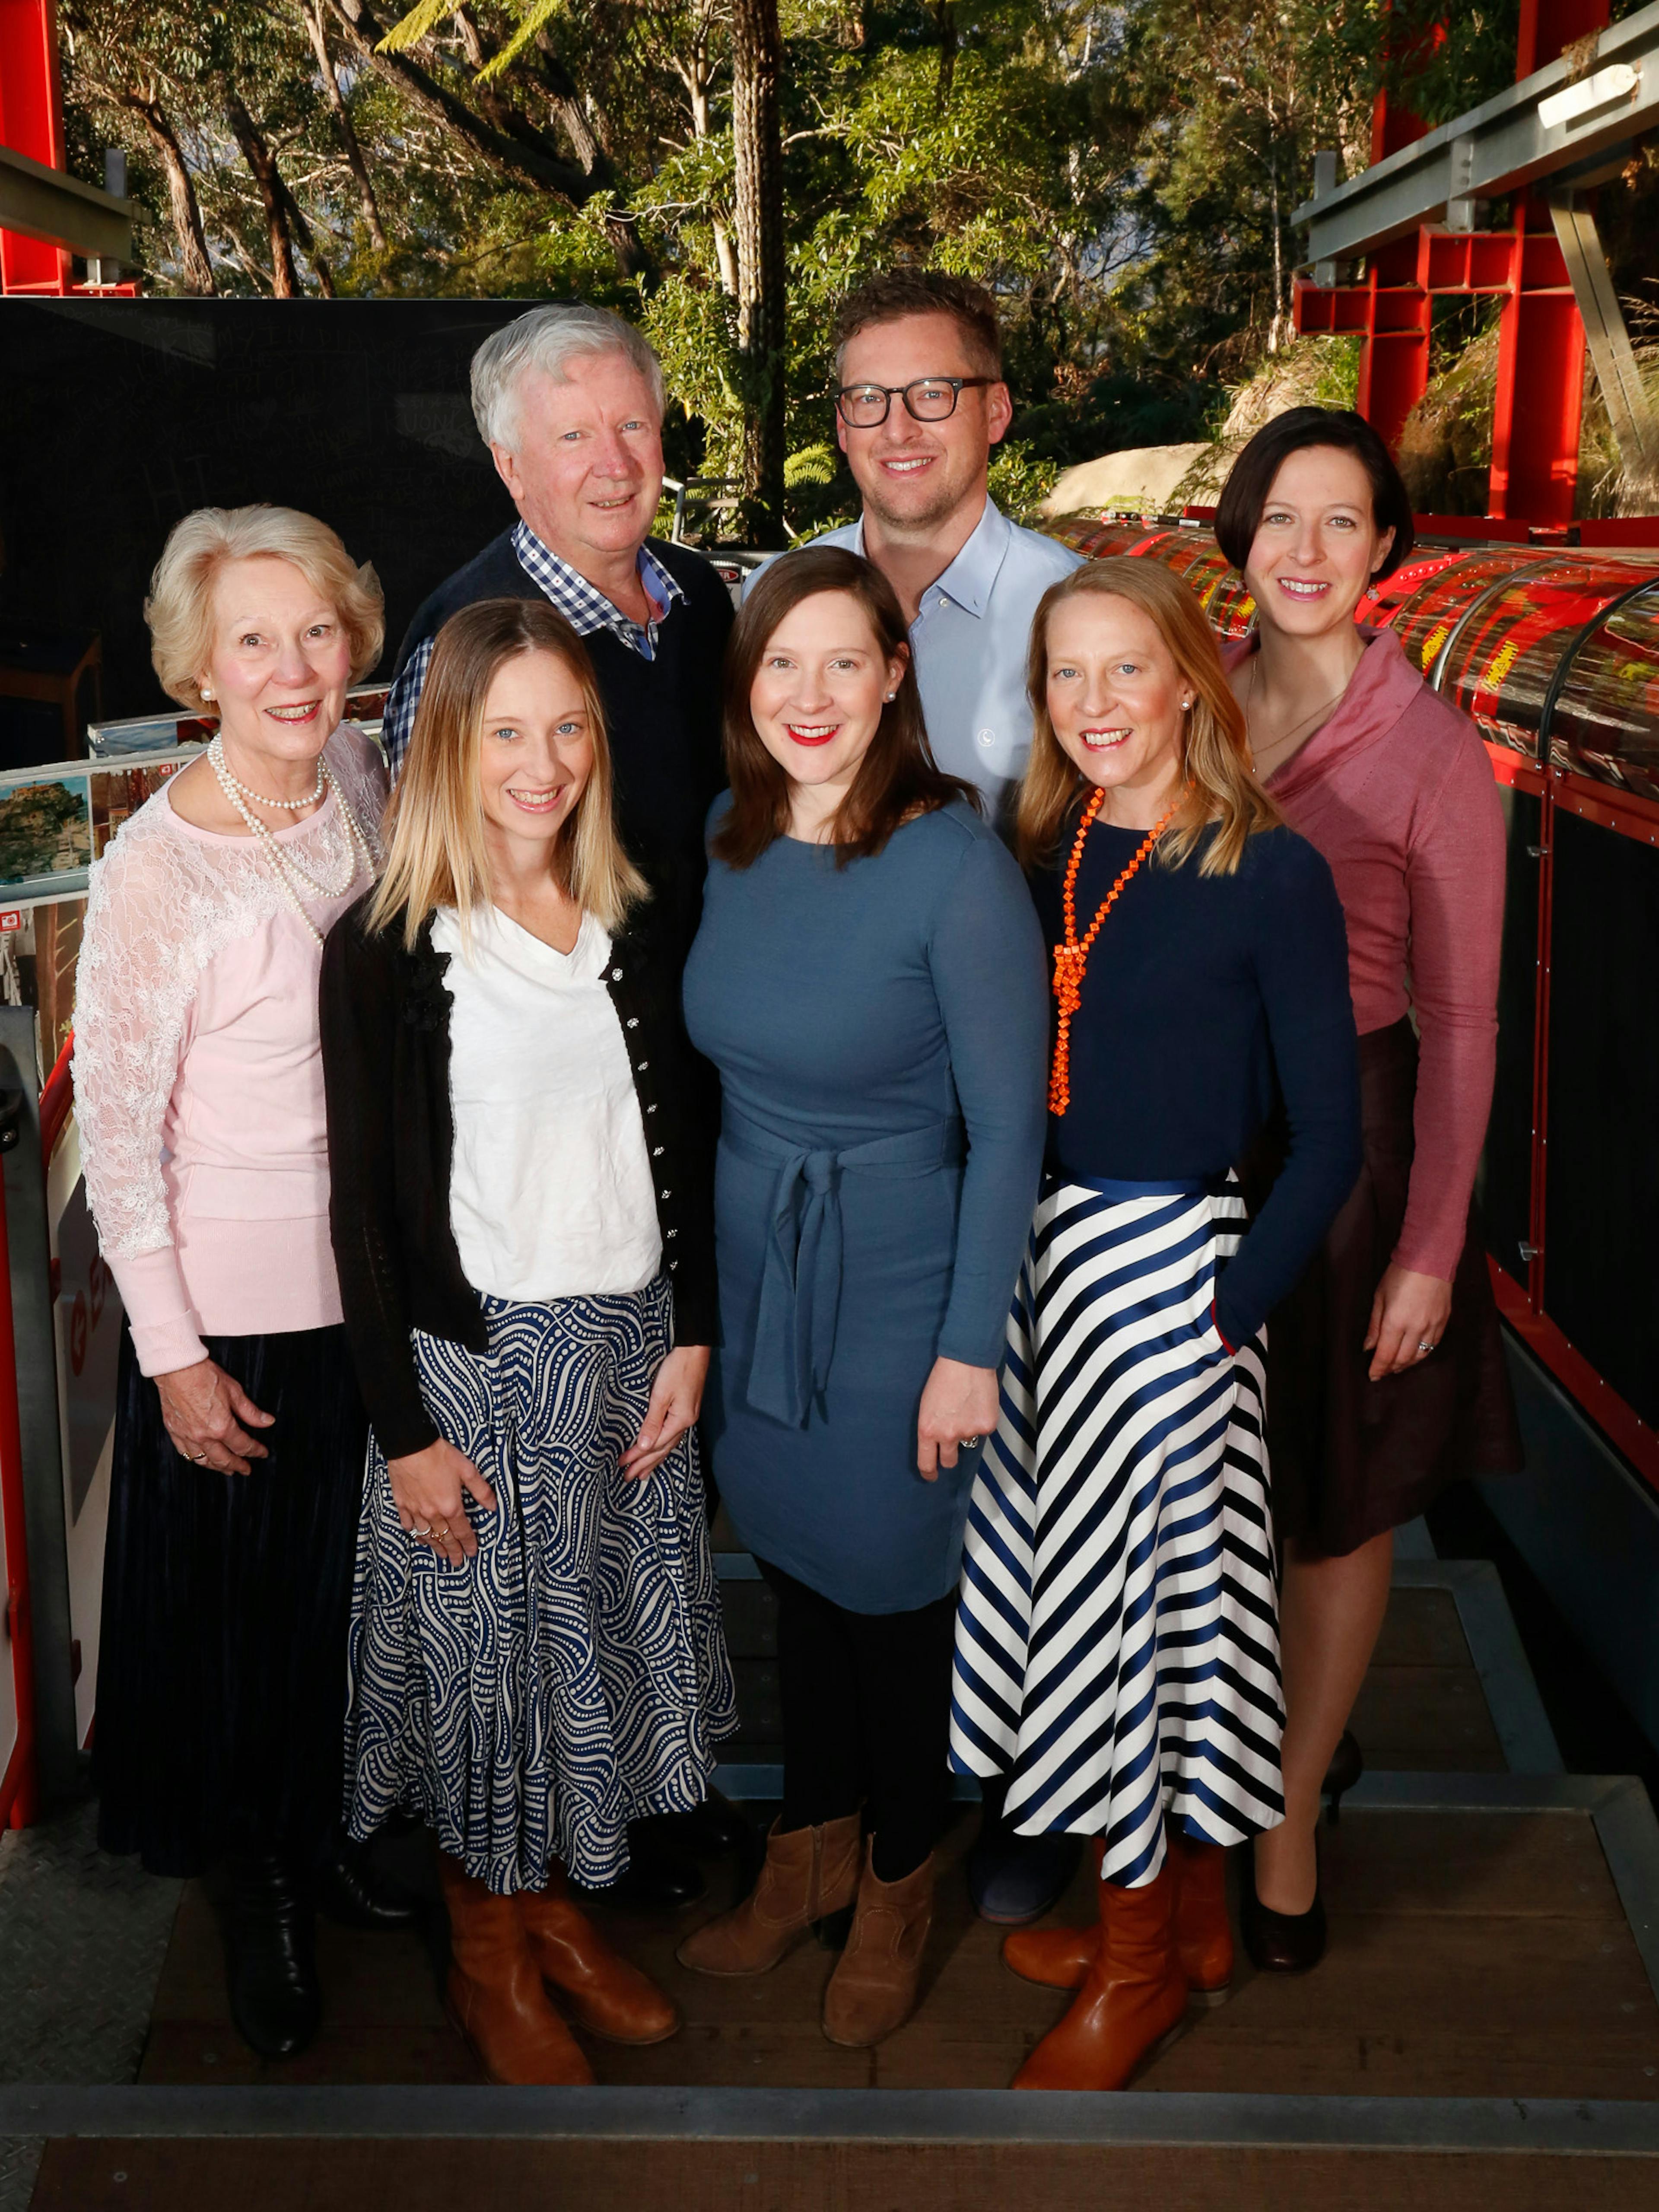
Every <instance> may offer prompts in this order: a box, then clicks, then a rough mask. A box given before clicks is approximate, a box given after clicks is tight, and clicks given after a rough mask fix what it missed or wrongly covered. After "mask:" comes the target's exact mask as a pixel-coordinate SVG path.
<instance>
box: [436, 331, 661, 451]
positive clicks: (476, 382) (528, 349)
mask: <svg viewBox="0 0 1659 2212" xmlns="http://www.w3.org/2000/svg"><path fill="white" fill-rule="evenodd" d="M595 353H618V354H621V355H622V356H623V358H624V360H626V361H628V362H630V363H631V364H632V366H633V367H634V368H636V369H638V371H639V372H640V374H641V376H642V377H644V379H645V380H646V382H647V384H648V385H649V386H650V387H651V392H652V397H653V398H654V399H655V401H656V403H657V412H658V414H659V415H660V414H661V413H662V411H663V406H664V403H665V393H664V389H663V380H662V363H661V362H659V360H658V359H657V356H656V355H655V353H654V352H653V349H652V348H651V345H650V343H648V341H647V339H645V338H644V337H641V335H640V333H639V331H636V330H635V328H634V326H633V325H632V324H631V323H625V322H623V319H622V317H621V316H620V315H613V314H612V313H611V310H610V308H609V307H588V306H587V305H586V303H585V302H583V301H572V302H571V303H569V304H568V305H564V306H559V307H532V309H531V310H530V312H529V313H528V314H527V315H519V316H516V317H515V318H514V319H513V321H512V322H510V323H505V324H503V325H502V326H501V329H500V330H498V331H491V332H490V334H489V337H487V338H486V339H485V340H484V342H483V344H482V345H481V346H480V347H479V348H478V350H477V353H475V354H474V355H473V356H472V416H473V420H474V421H475V422H477V426H478V435H479V436H480V437H481V438H482V439H483V441H484V443H485V445H486V446H504V447H506V448H507V452H508V453H511V452H513V447H514V441H515V440H516V439H517V437H518V435H519V386H520V381H521V380H522V378H523V376H524V373H525V371H526V369H529V368H538V369H540V370H541V372H542V374H544V376H548V377H550V378H551V379H552V380H553V382H554V383H555V384H562V383H563V382H564V381H565V376H566V370H567V368H568V364H569V363H570V362H572V361H574V359H575V358H576V356H578V355H579V354H595Z"/></svg>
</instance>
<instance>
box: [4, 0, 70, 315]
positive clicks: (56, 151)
mask: <svg viewBox="0 0 1659 2212" xmlns="http://www.w3.org/2000/svg"><path fill="white" fill-rule="evenodd" d="M0 146H9V147H10V148H11V149H12V150H13V151H14V153H18V154H27V155H29V157H30V158H31V160H33V161H44V162H45V163H46V167H48V168H49V169H62V168H64V167H67V166H68V165H67V163H66V161H65V160H64V101H63V89H62V86H61V84H60V82H59V79H58V20H57V10H56V8H55V6H54V4H53V0H0ZM73 269H74V264H73V263H72V262H71V260H70V256H69V255H68V254H67V253H65V252H64V249H63V248H62V246H48V245H47V244H46V241H45V240H44V239H39V238H24V237H21V236H20V235H19V234H18V233H17V232H16V231H15V230H0V292H35V293H48V294H64V293H66V292H68V291H69V289H70V284H71V282H72V278H73Z"/></svg>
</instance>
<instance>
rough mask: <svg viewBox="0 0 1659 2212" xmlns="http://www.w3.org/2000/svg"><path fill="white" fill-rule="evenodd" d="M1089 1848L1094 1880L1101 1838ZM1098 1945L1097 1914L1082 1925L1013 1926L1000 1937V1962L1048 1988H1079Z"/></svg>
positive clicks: (1097, 1875) (1101, 1853)
mask: <svg viewBox="0 0 1659 2212" xmlns="http://www.w3.org/2000/svg"><path fill="white" fill-rule="evenodd" d="M1089 1851H1090V1856H1091V1858H1092V1859H1093V1861H1094V1870H1095V1880H1096V1881H1099V1880H1100V1863H1101V1860H1102V1859H1103V1857H1105V1855H1106V1845H1105V1843H1104V1840H1103V1838H1101V1837H1099V1836H1097V1837H1096V1838H1095V1839H1094V1841H1093V1842H1092V1843H1091V1844H1090V1846H1089ZM1099 1948H1100V1922H1099V1920H1098V1919H1094V1920H1091V1922H1090V1923H1089V1925H1088V1926H1087V1927H1086V1928H1016V1929H1014V1930H1013V1931H1012V1934H1010V1935H1007V1936H1004V1937H1003V1939H1002V1963H1003V1964H1004V1966H1007V1967H1009V1968H1011V1969H1012V1972H1015V1973H1016V1974H1018V1976H1019V1978H1020V1979H1021V1980H1022V1981H1026V1982H1041V1983H1042V1985H1043V1987H1044V1988H1045V1989H1049V1990H1080V1989H1081V1988H1082V1987H1083V1984H1084V1983H1085V1981H1086V1980H1087V1979H1088V1975H1089V1969H1090V1967H1091V1966H1093V1964H1094V1963H1095V1954H1096V1953H1097V1951H1098V1950H1099Z"/></svg>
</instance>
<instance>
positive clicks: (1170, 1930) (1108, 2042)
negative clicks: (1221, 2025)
mask: <svg viewBox="0 0 1659 2212" xmlns="http://www.w3.org/2000/svg"><path fill="white" fill-rule="evenodd" d="M1175 1901H1176V1872H1175V1861H1174V1855H1173V1854H1172V1853H1170V1854H1166V1855H1165V1857H1164V1863H1163V1865H1162V1866H1161V1867H1160V1868H1159V1869H1158V1873H1157V1875H1156V1876H1155V1877H1154V1878H1153V1880H1152V1881H1150V1882H1147V1883H1146V1884H1145V1885H1144V1886H1143V1887H1140V1888H1139V1889H1125V1888H1122V1887H1120V1886H1119V1884H1117V1883H1116V1882H1111V1881H1103V1882H1102V1883H1101V1885H1100V1948H1099V1951H1098V1952H1097V1954H1096V1958H1095V1962H1094V1964H1093V1966H1091V1967H1090V1969H1089V1974H1088V1978H1087V1979H1086V1980H1085V1983H1084V1984H1083V1987H1082V1988H1081V1989H1080V1990H1079V1991H1078V1993H1077V1996H1076V1998H1075V1999H1074V2000H1073V2005H1072V2008H1071V2010H1070V2011H1069V2012H1068V2013H1067V2014H1066V2017H1065V2019H1064V2020H1063V2021H1061V2022H1060V2026H1059V2027H1056V2028H1053V2029H1051V2030H1050V2031H1049V2033H1048V2034H1047V2035H1045V2036H1044V2037H1043V2039H1042V2042H1041V2043H1039V2044H1038V2045H1037V2047H1036V2050H1035V2051H1033V2052H1032V2053H1031V2055H1030V2057H1029V2058H1028V2059H1027V2060H1026V2062H1025V2063H1024V2066H1022V2067H1021V2068H1020V2069H1019V2072H1018V2074H1017V2075H1015V2076H1014V2087H1015V2088H1016V2089H1121V2087H1123V2085H1124V2083H1125V2082H1126V2081H1127V2080H1128V2079H1129V2077H1130V2075H1132V2074H1133V2072H1134V2071H1135V2069H1136V2068H1137V2067H1138V2066H1139V2065H1140V2064H1141V2063H1142V2062H1143V2060H1145V2059H1146V2058H1148V2057H1151V2056H1152V2052H1153V2051H1156V2050H1158V2048H1159V2047H1160V2046H1161V2045H1163V2044H1164V2042H1165V2041H1166V2040H1169V2039H1172V2038H1173V2037H1174V2036H1175V2035H1176V2033H1178V2032H1179V2030H1180V2028H1181V2026H1182V2021H1184V2020H1185V2018H1186V2015H1187V1977H1186V1976H1185V1974H1183V1973H1182V1971H1181V1960H1180V1959H1179V1958H1178V1957H1177V1956H1176V1947H1175Z"/></svg>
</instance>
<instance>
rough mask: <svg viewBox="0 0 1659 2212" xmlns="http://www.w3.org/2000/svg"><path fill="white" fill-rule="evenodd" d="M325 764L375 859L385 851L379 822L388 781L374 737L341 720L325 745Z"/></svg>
mask: <svg viewBox="0 0 1659 2212" xmlns="http://www.w3.org/2000/svg"><path fill="white" fill-rule="evenodd" d="M326 750H327V754H328V765H329V768H330V769H331V772H332V774H333V775H334V776H335V777H336V778H337V781H338V782H339V786H340V795H341V797H342V798H343V799H344V800H345V802H346V804H347V805H349V807H350V809H351V811H352V812H353V813H354V814H355V815H356V817H357V826H358V828H359V829H361V830H362V833H363V835H364V836H365V837H366V838H367V839H368V848H369V850H370V852H371V853H373V854H374V858H375V860H376V861H377V862H378V861H379V860H381V859H382V858H383V857H384V854H385V846H386V841H385V839H384V837H383V836H381V823H382V821H383V818H384V817H385V814H386V793H387V790H388V783H387V778H386V761H385V759H384V757H382V755H381V752H380V747H379V746H378V745H377V744H375V742H374V738H368V737H365V736H364V734H363V732H362V731H361V730H360V729H359V728H358V727H357V726H356V723H354V722H342V723H341V725H340V726H339V728H338V729H337V730H336V732H334V735H333V736H332V737H331V738H330V739H329V741H328V744H327V747H326Z"/></svg>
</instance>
